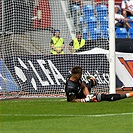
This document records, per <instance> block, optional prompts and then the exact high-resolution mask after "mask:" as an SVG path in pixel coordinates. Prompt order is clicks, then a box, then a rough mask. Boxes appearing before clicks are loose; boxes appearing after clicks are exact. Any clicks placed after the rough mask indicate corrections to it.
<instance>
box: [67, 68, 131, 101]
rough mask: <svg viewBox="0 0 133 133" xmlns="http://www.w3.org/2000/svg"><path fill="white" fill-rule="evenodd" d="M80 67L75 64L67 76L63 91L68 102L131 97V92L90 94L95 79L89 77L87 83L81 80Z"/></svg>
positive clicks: (114, 99) (113, 99) (94, 84)
mask: <svg viewBox="0 0 133 133" xmlns="http://www.w3.org/2000/svg"><path fill="white" fill-rule="evenodd" d="M81 77H82V68H81V67H80V66H75V67H73V68H72V70H71V75H70V76H69V77H68V78H67V80H66V84H65V92H66V96H67V101H68V102H100V101H116V100H120V99H123V98H127V97H132V96H133V92H130V93H126V94H104V93H103V94H99V93H98V94H94V95H90V92H91V88H92V87H93V86H96V79H95V78H93V77H92V78H90V79H89V82H88V83H85V82H84V81H82V80H81Z"/></svg>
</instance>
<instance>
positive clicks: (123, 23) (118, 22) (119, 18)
mask: <svg viewBox="0 0 133 133" xmlns="http://www.w3.org/2000/svg"><path fill="white" fill-rule="evenodd" d="M119 10H120V9H119V6H115V26H117V27H124V28H132V27H131V26H130V24H129V23H128V21H132V20H130V19H128V18H125V17H124V16H123V15H121V14H119Z"/></svg>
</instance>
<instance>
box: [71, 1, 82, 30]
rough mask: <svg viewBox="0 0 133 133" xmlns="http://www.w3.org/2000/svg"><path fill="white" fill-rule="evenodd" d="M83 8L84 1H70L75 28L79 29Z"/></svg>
mask: <svg viewBox="0 0 133 133" xmlns="http://www.w3.org/2000/svg"><path fill="white" fill-rule="evenodd" d="M82 7H83V0H69V10H70V15H71V17H73V20H74V22H73V23H74V27H75V28H76V27H77V19H78V15H79V14H81V10H82ZM77 13H79V14H77Z"/></svg>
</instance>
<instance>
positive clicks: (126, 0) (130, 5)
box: [121, 0, 133, 17]
mask: <svg viewBox="0 0 133 133" xmlns="http://www.w3.org/2000/svg"><path fill="white" fill-rule="evenodd" d="M121 8H122V10H123V12H122V14H123V16H124V17H128V16H133V0H122V4H121Z"/></svg>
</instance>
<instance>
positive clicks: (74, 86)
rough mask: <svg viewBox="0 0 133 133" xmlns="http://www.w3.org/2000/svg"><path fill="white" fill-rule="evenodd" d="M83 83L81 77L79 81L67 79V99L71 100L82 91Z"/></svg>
mask: <svg viewBox="0 0 133 133" xmlns="http://www.w3.org/2000/svg"><path fill="white" fill-rule="evenodd" d="M81 84H82V80H81V79H79V80H78V82H74V81H71V80H70V78H68V79H67V80H66V85H65V92H66V96H67V101H71V100H72V99H73V98H74V97H75V96H76V95H77V94H78V93H79V92H80V91H81Z"/></svg>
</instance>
